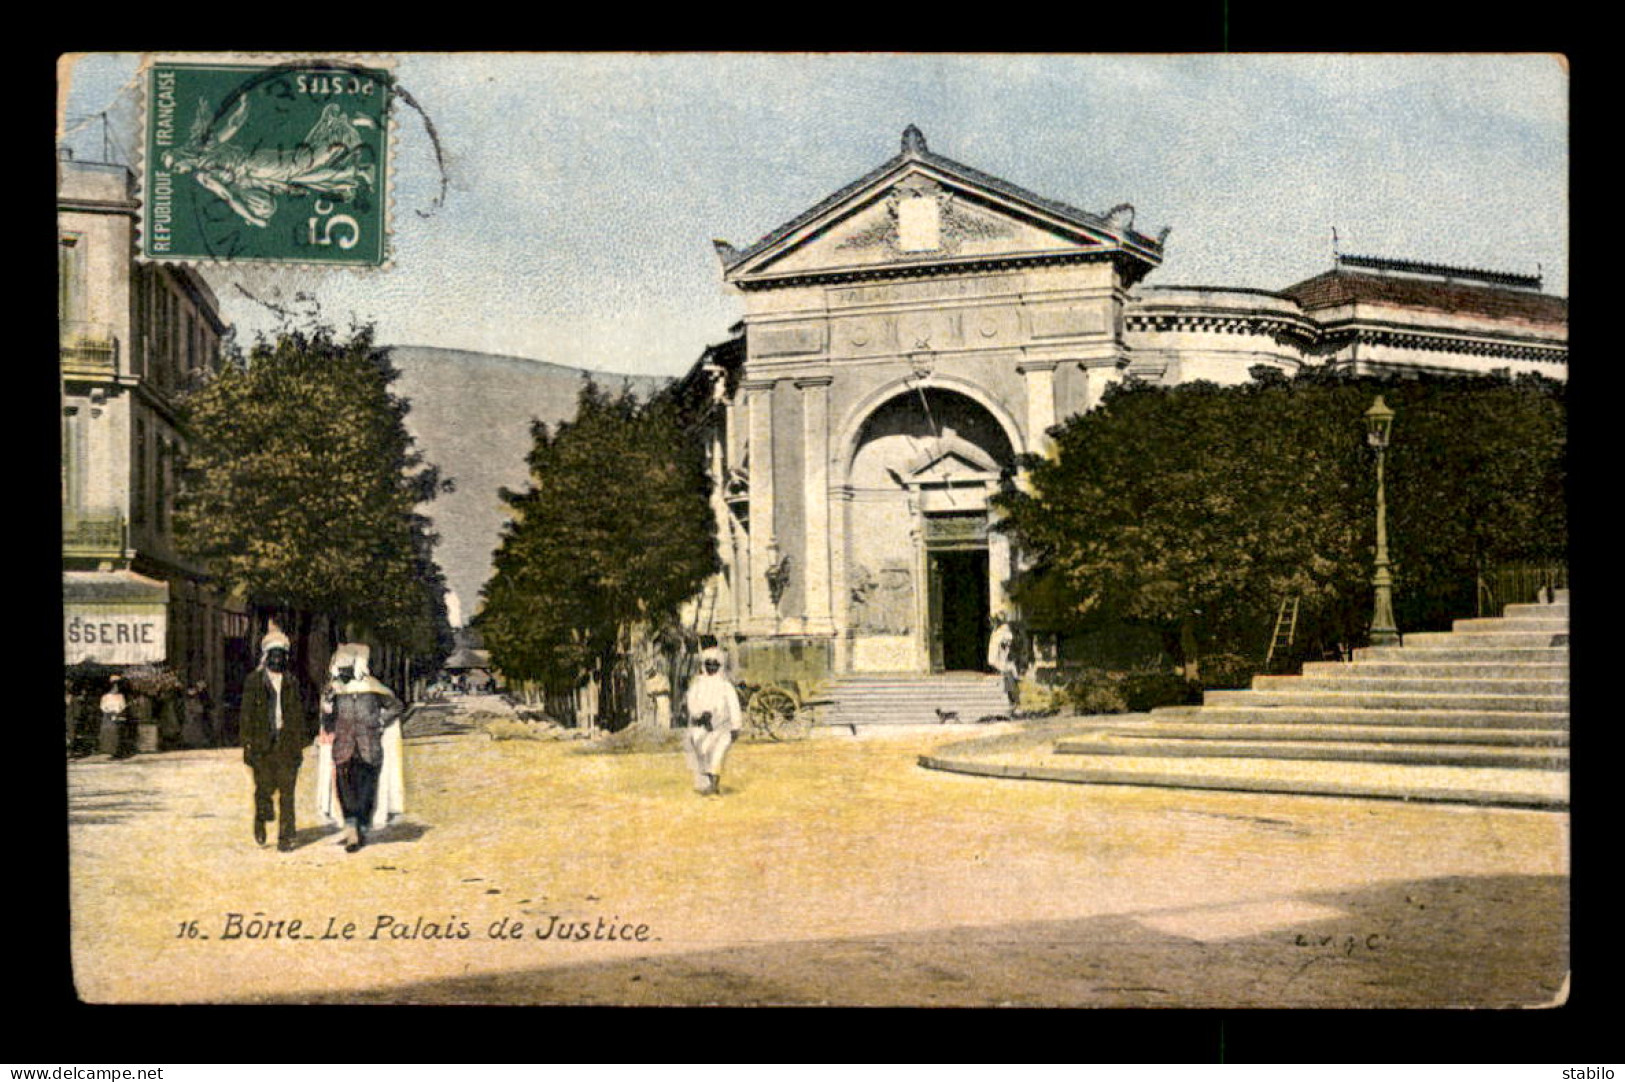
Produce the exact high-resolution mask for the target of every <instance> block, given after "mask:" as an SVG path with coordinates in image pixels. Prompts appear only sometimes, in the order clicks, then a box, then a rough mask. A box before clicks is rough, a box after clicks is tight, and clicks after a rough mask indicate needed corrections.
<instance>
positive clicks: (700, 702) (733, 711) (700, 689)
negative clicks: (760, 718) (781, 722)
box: [683, 647, 745, 796]
mask: <svg viewBox="0 0 1625 1082" xmlns="http://www.w3.org/2000/svg"><path fill="white" fill-rule="evenodd" d="M684 705H685V706H686V707H687V713H688V728H687V729H686V730H685V731H684V733H683V754H684V756H685V757H686V758H687V759H688V766H689V769H690V770H692V771H693V772H694V788H695V790H696V791H697V792H698V793H699V794H700V795H701V796H718V795H720V793H721V790H720V789H719V787H718V783H719V782H720V781H721V778H722V761H723V759H725V758H727V755H728V749H729V748H731V747H733V742H734V741H735V740H736V739H738V737H739V730H741V729H743V728H744V727H745V718H744V715H745V711H744V707H743V706H741V705H740V702H739V690H738V689H737V688H735V687H734V686H733V682H732V681H730V680H729V679H728V678H727V677H726V676H724V675H723V672H722V651H721V650H718V649H717V648H715V647H711V648H710V649H708V650H705V651H704V652H703V653H701V654H700V672H699V673H697V674H696V675H695V677H694V679H693V680H692V681H690V683H689V685H688V697H687V699H686V700H685V703H684Z"/></svg>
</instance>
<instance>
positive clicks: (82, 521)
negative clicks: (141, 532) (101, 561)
mask: <svg viewBox="0 0 1625 1082" xmlns="http://www.w3.org/2000/svg"><path fill="white" fill-rule="evenodd" d="M129 539H130V528H129V524H128V523H126V522H125V521H124V513H123V512H122V511H118V510H106V511H90V510H71V511H70V510H64V511H63V512H62V555H63V556H75V557H80V558H116V557H118V556H122V555H123V554H124V550H125V548H126V547H127V546H128V544H129Z"/></svg>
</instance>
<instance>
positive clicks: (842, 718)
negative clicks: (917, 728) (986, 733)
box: [818, 706, 1010, 726]
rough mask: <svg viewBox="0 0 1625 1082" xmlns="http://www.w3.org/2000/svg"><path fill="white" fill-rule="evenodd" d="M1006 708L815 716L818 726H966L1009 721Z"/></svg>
mask: <svg viewBox="0 0 1625 1082" xmlns="http://www.w3.org/2000/svg"><path fill="white" fill-rule="evenodd" d="M1009 718H1010V708H1009V707H1008V706H1004V707H1000V708H998V709H995V710H954V709H950V708H946V707H945V708H943V709H942V712H941V713H938V712H937V711H935V710H923V711H922V710H900V711H895V712H880V713H857V714H854V713H849V712H847V711H844V710H828V711H825V712H823V713H822V714H820V715H819V718H818V724H820V725H847V726H852V725H859V726H861V725H966V724H970V723H973V722H979V721H989V720H992V719H1002V720H1009Z"/></svg>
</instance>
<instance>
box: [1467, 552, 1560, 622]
mask: <svg viewBox="0 0 1625 1082" xmlns="http://www.w3.org/2000/svg"><path fill="white" fill-rule="evenodd" d="M1568 585H1569V568H1568V565H1567V564H1561V563H1545V564H1507V565H1504V566H1501V567H1490V568H1485V569H1483V570H1481V571H1479V573H1478V615H1480V616H1500V615H1501V613H1502V611H1503V610H1504V609H1505V608H1506V607H1507V606H1508V605H1527V604H1530V603H1531V602H1535V601H1546V600H1550V596H1551V595H1550V591H1553V590H1563V589H1567V588H1568Z"/></svg>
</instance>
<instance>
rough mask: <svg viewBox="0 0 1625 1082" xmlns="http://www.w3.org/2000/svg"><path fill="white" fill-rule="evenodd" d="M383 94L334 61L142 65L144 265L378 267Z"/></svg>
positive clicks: (382, 238)
mask: <svg viewBox="0 0 1625 1082" xmlns="http://www.w3.org/2000/svg"><path fill="white" fill-rule="evenodd" d="M391 94H392V82H391V76H390V73H389V72H388V70H386V69H384V68H378V67H368V66H363V65H358V64H348V63H344V62H340V61H329V60H309V61H294V62H286V61H277V62H267V63H263V64H248V63H194V62H173V63H171V62H157V63H154V64H152V65H151V66H150V67H149V68H148V71H147V83H146V129H145V133H144V140H145V147H144V149H145V153H144V155H143V161H142V188H143V193H142V194H143V199H142V229H141V254H142V256H143V257H145V258H147V259H152V260H173V261H214V262H260V263H309V264H325V265H340V266H357V267H371V266H379V265H382V264H383V263H384V262H385V260H386V259H387V254H388V231H389V221H388V214H389V198H388V191H389V189H388V179H389V178H388V176H387V169H388V166H389V161H388V157H389V155H388V150H389V134H390V127H389V107H390V100H391Z"/></svg>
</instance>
